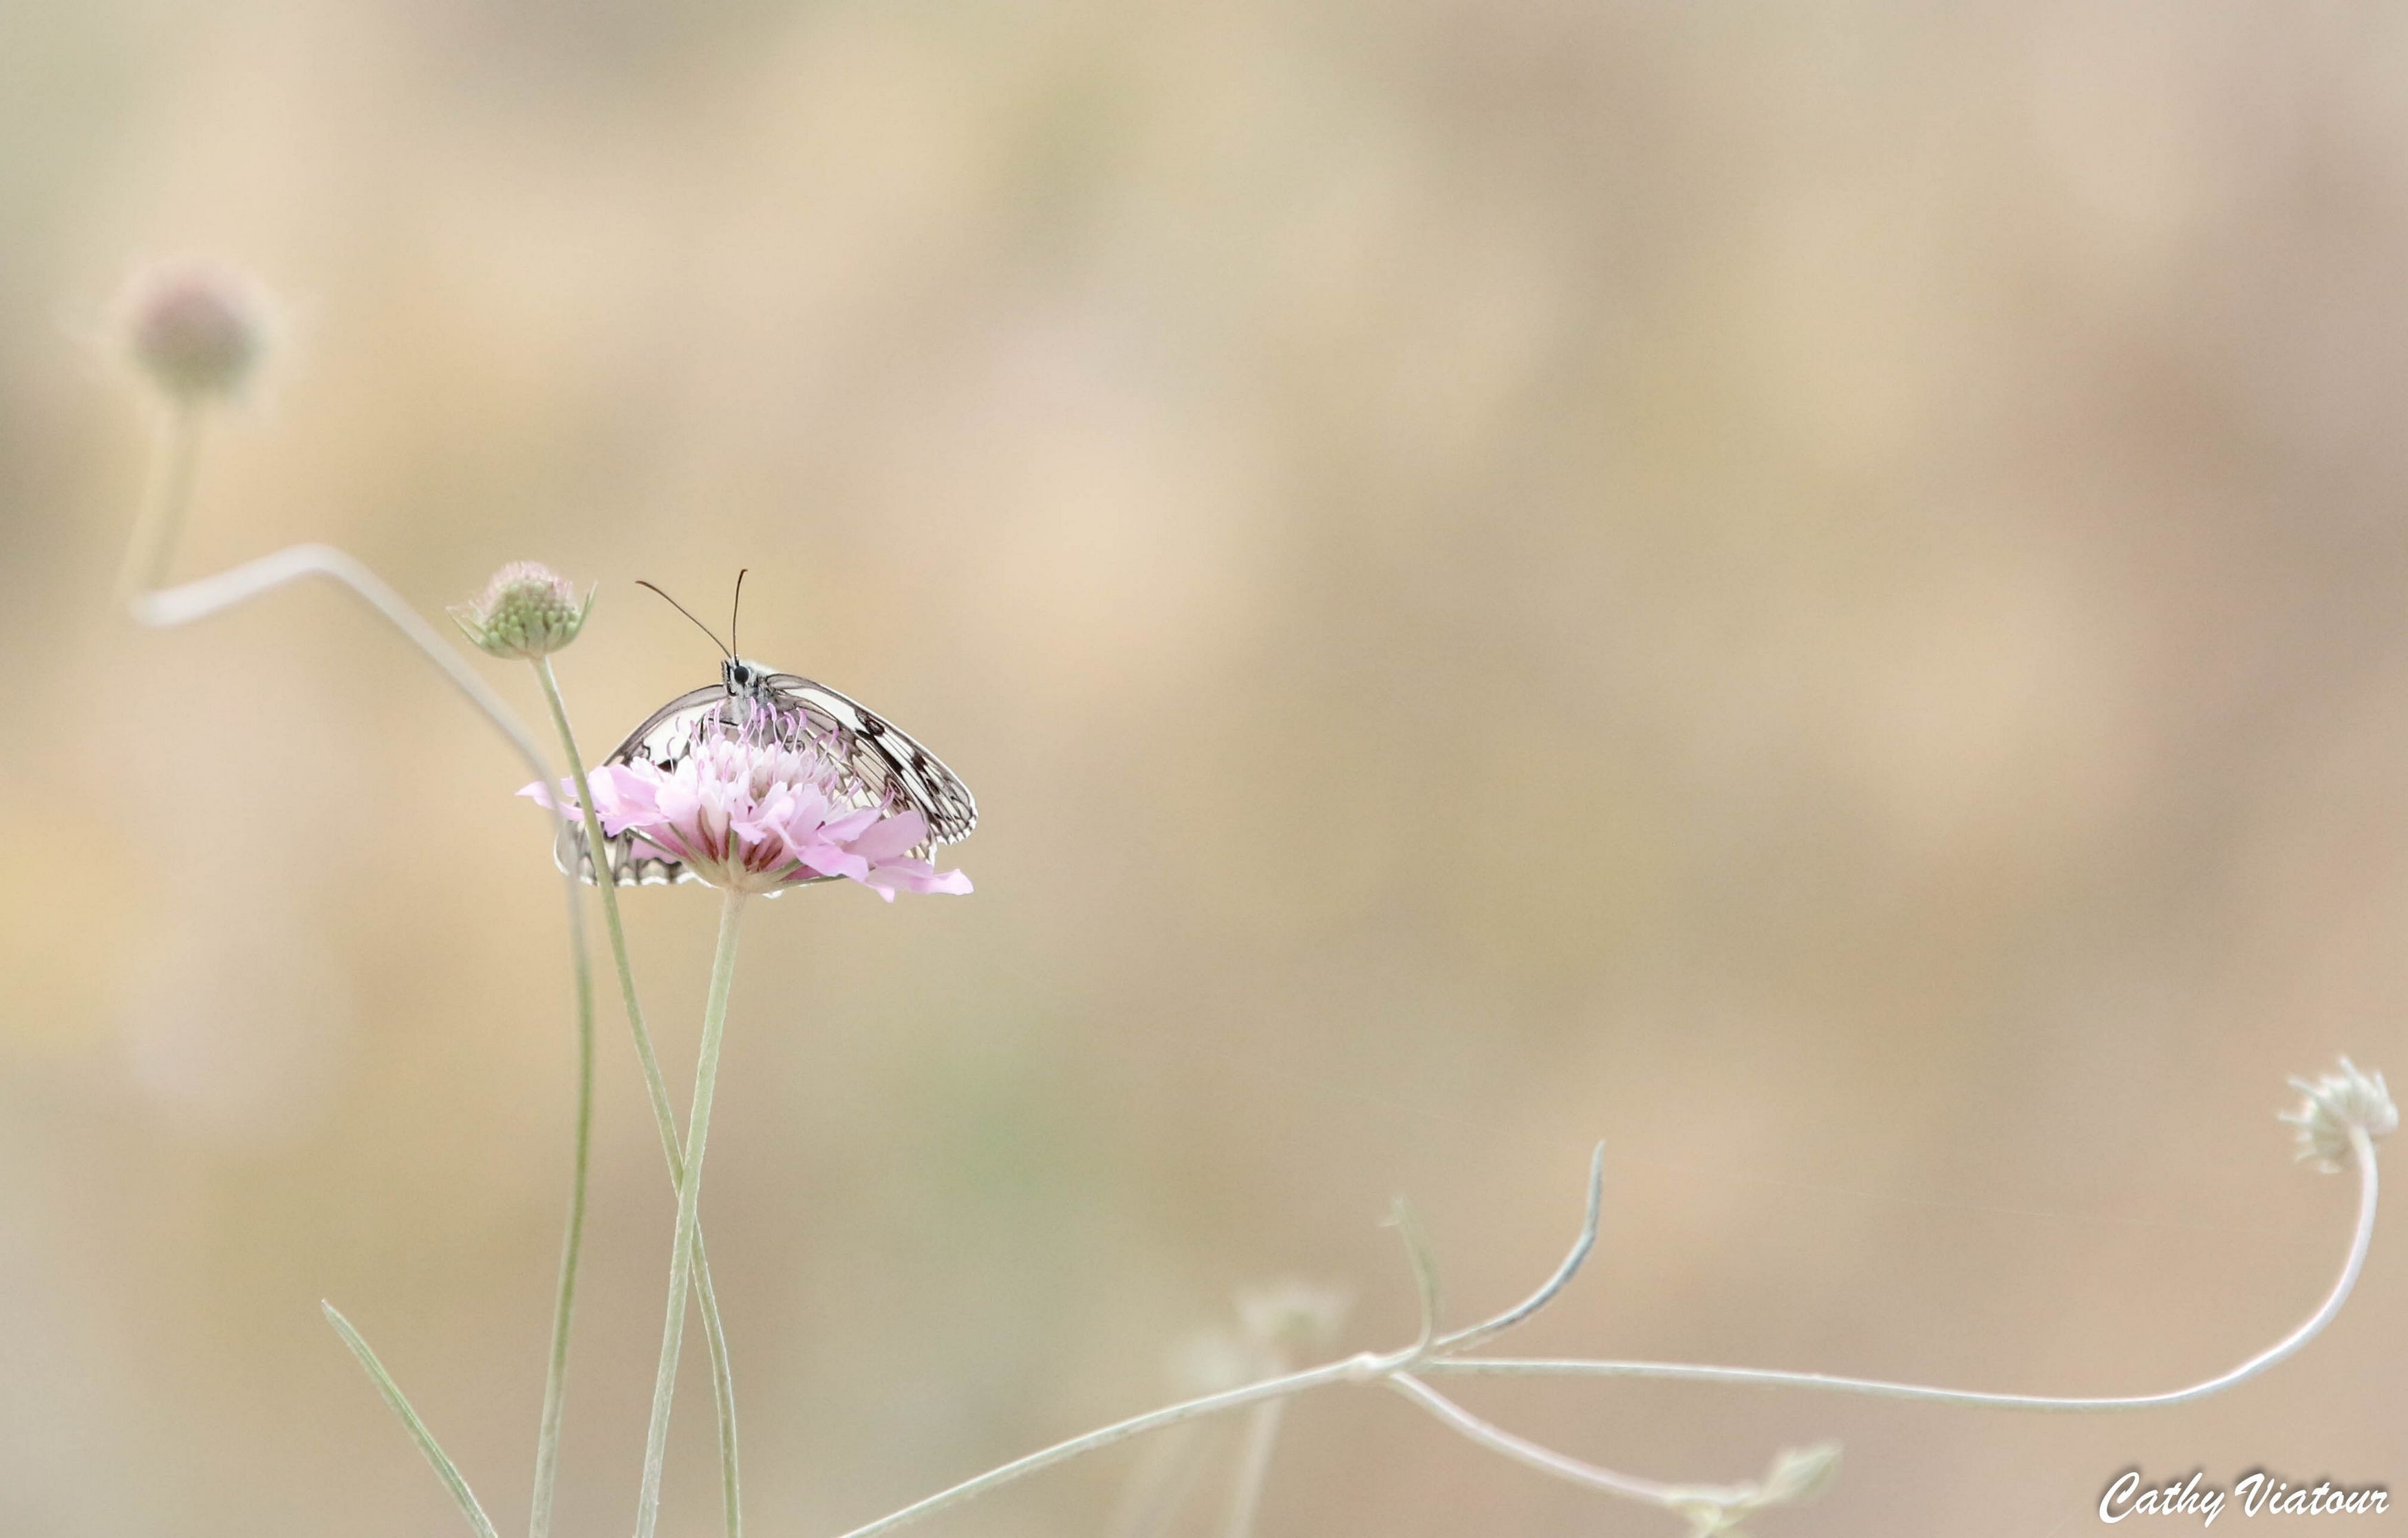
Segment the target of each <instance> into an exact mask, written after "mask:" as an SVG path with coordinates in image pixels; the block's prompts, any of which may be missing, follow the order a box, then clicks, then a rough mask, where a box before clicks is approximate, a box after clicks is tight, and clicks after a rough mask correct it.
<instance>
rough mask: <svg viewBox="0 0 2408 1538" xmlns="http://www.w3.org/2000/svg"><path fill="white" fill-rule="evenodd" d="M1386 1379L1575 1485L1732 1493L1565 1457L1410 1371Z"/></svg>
mask: <svg viewBox="0 0 2408 1538" xmlns="http://www.w3.org/2000/svg"><path fill="white" fill-rule="evenodd" d="M1387 1383H1388V1387H1391V1388H1393V1389H1395V1390H1396V1391H1397V1392H1398V1393H1399V1394H1402V1395H1404V1396H1405V1398H1407V1399H1409V1400H1412V1401H1413V1402H1414V1403H1415V1404H1418V1405H1420V1406H1421V1407H1422V1408H1423V1409H1425V1410H1427V1411H1428V1412H1429V1413H1430V1414H1431V1415H1434V1416H1437V1417H1438V1418H1439V1419H1441V1420H1442V1421H1444V1422H1445V1423H1446V1424H1447V1425H1449V1426H1452V1427H1454V1428H1455V1430H1458V1431H1461V1432H1462V1433H1463V1434H1464V1435H1465V1436H1468V1437H1469V1438H1470V1439H1471V1440H1472V1441H1474V1442H1476V1443H1478V1444H1480V1445H1482V1446H1484V1447H1485V1448H1487V1449H1488V1450H1489V1451H1491V1452H1496V1453H1502V1454H1503V1455H1504V1456H1505V1457H1507V1458H1510V1459H1512V1460H1513V1461H1514V1462H1516V1463H1520V1464H1524V1465H1527V1467H1529V1468H1533V1469H1537V1470H1538V1471H1540V1472H1541V1473H1551V1474H1554V1475H1555V1477H1556V1478H1558V1479H1569V1480H1570V1481H1571V1482H1572V1483H1573V1484H1575V1485H1584V1486H1586V1487H1587V1488H1590V1489H1593V1490H1603V1491H1605V1492H1606V1493H1607V1494H1609V1495H1619V1496H1622V1497H1624V1498H1625V1499H1627V1500H1631V1501H1644V1502H1648V1503H1649V1504H1650V1505H1656V1506H1669V1505H1671V1504H1673V1503H1675V1502H1678V1501H1680V1500H1681V1499H1682V1498H1684V1496H1685V1497H1691V1498H1698V1497H1703V1498H1705V1499H1709V1500H1711V1499H1713V1498H1715V1497H1723V1498H1726V1499H1727V1498H1728V1497H1729V1495H1730V1494H1731V1493H1732V1492H1727V1491H1721V1490H1692V1489H1686V1488H1683V1487H1681V1486H1678V1485H1665V1484H1659V1483H1658V1482H1656V1480H1653V1479H1641V1478H1639V1477H1638V1476H1637V1475H1635V1474H1627V1473H1614V1472H1613V1470H1612V1469H1605V1468H1599V1467H1598V1465H1596V1464H1594V1463H1584V1462H1582V1461H1581V1460H1580V1459H1577V1458H1570V1457H1567V1456H1566V1455H1564V1454H1562V1453H1559V1452H1557V1451H1555V1449H1554V1448H1552V1447H1541V1446H1540V1445H1538V1444H1537V1443H1535V1442H1532V1441H1530V1440H1529V1439H1528V1438H1527V1437H1518V1436H1515V1435H1514V1434H1513V1433H1512V1432H1511V1431H1509V1430H1505V1429H1504V1428H1503V1427H1501V1426H1491V1425H1490V1424H1489V1423H1488V1422H1486V1421H1484V1420H1483V1419H1481V1418H1480V1417H1479V1416H1475V1415H1473V1414H1472V1413H1471V1412H1470V1411H1469V1410H1466V1409H1465V1408H1464V1407H1463V1406H1462V1405H1460V1404H1457V1403H1455V1401H1453V1400H1451V1399H1448V1398H1447V1397H1446V1396H1445V1395H1443V1394H1441V1393H1440V1392H1438V1391H1437V1390H1436V1389H1434V1388H1432V1387H1430V1386H1429V1385H1427V1384H1426V1383H1424V1382H1422V1381H1421V1380H1420V1379H1419V1378H1416V1377H1414V1376H1413V1375H1412V1373H1396V1374H1394V1375H1392V1376H1391V1377H1390V1378H1389V1379H1388V1380H1387Z"/></svg>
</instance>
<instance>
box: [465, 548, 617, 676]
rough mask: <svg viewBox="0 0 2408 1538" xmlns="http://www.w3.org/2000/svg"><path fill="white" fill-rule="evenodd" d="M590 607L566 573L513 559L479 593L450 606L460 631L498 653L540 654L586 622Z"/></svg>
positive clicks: (562, 643) (564, 641)
mask: <svg viewBox="0 0 2408 1538" xmlns="http://www.w3.org/2000/svg"><path fill="white" fill-rule="evenodd" d="M593 607H594V594H593V593H592V592H591V591H590V590H589V591H588V592H587V593H586V595H585V597H584V600H583V601H582V602H580V601H579V599H578V597H577V589H576V588H574V587H572V586H571V585H569V582H568V579H567V578H566V577H563V576H561V575H560V574H559V573H558V572H556V571H554V570H552V568H550V567H548V566H544V565H541V564H540V563H538V562H535V561H512V562H511V563H510V564H509V565H508V566H506V567H504V568H502V569H500V570H499V571H496V572H495V573H494V580H493V581H492V582H488V583H486V584H485V592H484V596H483V597H480V598H479V599H477V601H476V602H474V603H470V604H463V605H461V606H460V607H459V608H456V609H454V610H452V623H453V624H455V625H459V627H460V630H461V633H462V634H464V635H466V637H467V638H468V639H469V640H472V641H474V642H476V643H477V645H478V646H479V647H480V648H481V649H482V650H484V651H487V652H490V653H492V654H494V655H495V656H497V657H540V656H548V655H550V654H552V653H553V652H557V651H559V650H560V649H561V648H562V647H564V646H566V645H567V644H568V643H569V642H570V641H572V640H576V639H577V633H578V632H579V631H580V630H582V629H583V628H584V627H585V615H586V612H587V611H589V610H591V609H592V608H593Z"/></svg>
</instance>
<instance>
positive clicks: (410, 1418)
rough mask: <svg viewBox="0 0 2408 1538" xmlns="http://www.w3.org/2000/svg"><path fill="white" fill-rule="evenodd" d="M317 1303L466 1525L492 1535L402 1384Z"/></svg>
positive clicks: (331, 1310)
mask: <svg viewBox="0 0 2408 1538" xmlns="http://www.w3.org/2000/svg"><path fill="white" fill-rule="evenodd" d="M318 1306H319V1307H320V1308H322V1309H324V1310H325V1311H326V1322H327V1323H328V1324H330V1325H333V1326H334V1327H335V1333H336V1334H337V1335H340V1336H341V1337H342V1338H343V1344H345V1345H348V1346H350V1347H351V1355H352V1356H354V1357H357V1358H359V1359H360V1366H362V1367H363V1368H365V1369H366V1370H367V1374H368V1381H369V1382H370V1383H373V1384H375V1385H376V1389H377V1392H378V1393H380V1394H382V1395H383V1396H384V1401H385V1403H387V1404H389V1405H391V1406H392V1407H393V1413H394V1415H396V1416H400V1417H401V1423H402V1424H403V1425H404V1426H406V1427H408V1428H409V1434H410V1435H411V1436H413V1437H415V1438H417V1439H418V1450H419V1451H420V1452H422V1453H424V1454H425V1455H426V1461H428V1462H429V1463H432V1464H434V1465H435V1473H436V1474H437V1477H439V1478H440V1479H441V1480H442V1481H443V1485H444V1488H447V1489H449V1490H450V1491H451V1492H452V1500H454V1501H457V1502H460V1512H461V1515H463V1516H466V1517H467V1518H468V1526H469V1527H471V1528H473V1529H474V1530H476V1533H477V1538H495V1534H494V1524H493V1522H492V1520H491V1519H490V1518H488V1517H487V1516H485V1508H484V1507H482V1506H480V1505H479V1504H477V1497H476V1494H475V1493H474V1492H473V1491H471V1490H470V1489H469V1488H468V1482H467V1481H466V1479H463V1478H462V1477H461V1476H460V1471H459V1469H458V1468H457V1467H456V1466H455V1465H454V1464H453V1463H452V1460H451V1459H449V1458H447V1457H445V1456H444V1454H443V1449H442V1448H441V1447H439V1446H437V1445H436V1442H435V1433H434V1432H432V1431H430V1430H427V1429H426V1422H424V1421H423V1420H421V1419H419V1418H418V1412H417V1411H415V1410H413V1409H411V1408H410V1407H409V1400H408V1399H407V1398H406V1397H404V1395H403V1394H402V1391H401V1385H399V1384H397V1383H395V1382H394V1381H393V1374H392V1373H388V1372H386V1371H385V1370H384V1363H382V1362H380V1361H379V1360H377V1358H376V1353H375V1352H373V1351H371V1350H369V1349H368V1343H367V1342H366V1341H364V1340H362V1339H360V1332H359V1331H358V1330H353V1329H352V1328H351V1320H349V1319H346V1318H344V1317H343V1316H342V1315H340V1314H337V1313H336V1312H335V1305H334V1304H332V1303H326V1302H322V1303H320V1304H319V1305H318Z"/></svg>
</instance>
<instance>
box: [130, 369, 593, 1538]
mask: <svg viewBox="0 0 2408 1538" xmlns="http://www.w3.org/2000/svg"><path fill="white" fill-rule="evenodd" d="M199 444H200V419H199V415H198V412H197V411H196V410H194V409H193V408H191V407H189V406H178V407H175V408H171V410H170V412H169V415H168V418H167V423H166V426H165V432H164V439H163V452H162V454H161V456H160V459H159V462H158V464H159V467H158V469H157V471H156V472H155V474H154V475H153V478H152V487H151V492H150V496H148V497H147V498H146V499H145V503H144V508H143V511H142V513H141V515H140V516H139V518H138V519H137V520H136V528H135V532H134V535H133V538H132V539H131V541H130V543H129V545H128V548H127V551H126V560H125V566H124V568H123V569H122V572H121V574H120V577H119V597H121V599H122V601H123V602H124V604H125V606H126V608H127V610H128V611H130V612H131V613H132V615H133V617H134V619H135V621H136V623H137V624H140V625H147V626H150V627H151V628H154V629H166V628H172V627H174V626H178V625H189V624H191V623H193V621H195V620H199V619H203V618H206V617H208V615H211V614H215V613H218V612H221V611H224V610H227V609H232V608H235V607H236V606H237V605H240V604H243V603H247V602H249V601H250V600H251V599H252V598H255V597H260V596H262V595H263V594H266V593H269V592H273V591H274V590H276V589H277V588H279V587H283V586H286V585H288V584H290V583H293V582H299V581H300V580H302V579H303V578H306V577H322V578H325V579H327V580H329V581H331V582H335V583H337V585H339V586H341V587H343V588H345V589H347V590H348V591H349V592H351V594H352V595H353V596H354V597H358V598H359V599H361V600H362V601H363V602H365V603H366V605H367V606H368V608H369V609H370V610H372V611H375V613H376V614H377V615H378V617H380V618H381V619H382V620H384V621H385V622H386V623H387V624H389V625H392V626H393V627H394V629H395V630H397V631H398V632H400V634H401V636H402V638H403V639H404V640H408V641H409V643H410V644H411V645H413V646H415V647H417V648H418V650H419V651H420V652H421V653H422V654H423V655H424V656H425V657H426V658H427V659H428V660H429V661H431V662H433V663H434V664H435V666H436V668H437V669H438V670H439V671H440V672H441V673H442V674H443V676H444V677H445V678H447V679H448V680H450V681H451V683H452V685H453V687H455V688H457V689H458V690H459V691H460V692H461V693H462V694H463V695H465V696H466V697H467V699H468V702H469V703H470V704H472V705H474V706H475V707H476V708H477V709H478V710H479V711H480V712H482V713H483V714H484V716H485V718H486V719H487V720H489V721H491V722H492V723H493V724H494V726H495V727H496V728H497V729H498V730H499V731H500V732H501V734H502V736H503V737H504V738H505V739H507V740H509V744H510V746H511V747H512V748H513V749H515V750H516V751H517V753H518V755H519V756H520V758H521V759H523V761H524V763H525V765H526V767H527V769H529V770H530V771H531V772H532V773H533V774H534V776H535V778H536V779H537V780H538V782H539V783H545V784H550V783H552V770H551V769H550V767H549V766H548V765H546V764H545V762H544V759H543V754H542V751H541V750H540V749H538V747H537V746H536V744H535V740H534V739H533V738H532V737H531V736H529V735H528V733H527V730H526V728H525V726H523V725H521V724H520V722H519V720H518V718H517V716H516V715H515V714H513V713H512V712H511V711H510V709H509V706H508V705H506V704H504V703H503V702H502V699H501V697H499V696H498V695H496V694H495V693H494V691H493V690H492V689H491V688H489V687H487V686H486V684H485V683H484V681H483V680H482V679H480V678H479V677H478V676H477V675H476V673H475V672H474V671H472V670H471V669H470V668H468V666H467V664H466V662H464V661H463V660H462V659H461V657H460V656H459V654H457V653H456V652H455V651H454V650H453V649H452V647H451V646H450V645H448V644H447V643H446V642H445V641H444V640H443V639H442V637H441V636H439V635H438V634H437V632H436V630H435V628H434V627H433V626H432V625H428V624H427V623H426V622H425V620H424V619H423V618H421V617H420V615H419V614H418V612H417V611H415V610H413V609H411V608H410V607H409V603H408V602H407V601H405V600H404V599H403V598H402V597H401V595H399V594H398V593H395V592H394V590H393V589H392V588H391V587H390V586H389V585H387V584H386V583H385V582H384V581H383V580H382V579H380V578H379V577H378V576H377V575H376V573H374V572H373V571H370V570H369V569H368V568H366V567H365V566H363V565H362V564H361V563H360V562H358V561H357V560H355V559H353V558H352V557H351V555H349V554H347V553H344V552H342V551H340V550H337V549H335V548H334V547H332V546H330V545H292V546H288V547H286V548H285V549H282V550H279V551H276V552H274V553H270V554H267V555H264V556H261V557H260V558H259V559H257V560H254V561H249V562H246V563H244V564H243V565H241V566H238V567H235V568H231V569H229V570H226V571H222V572H220V573H218V574H217V575H216V576H213V577H206V578H203V579H201V580H199V581H197V582H186V583H183V584H182V585H180V586H178V587H172V588H165V589H156V590H154V589H153V586H152V584H153V583H155V582H158V581H159V579H160V578H161V577H162V576H163V575H164V574H165V570H166V568H167V565H168V563H169V561H170V560H171V559H172V557H173V555H174V553H175V546H176V541H177V537H178V536H179V534H180V533H181V531H182V526H183V522H184V517H185V513H186V511H187V510H188V509H189V507H190V505H191V501H192V492H193V471H194V467H195V466H196V465H197V463H198V458H199ZM555 817H558V818H559V819H560V820H561V821H562V822H563V824H564V826H565V823H566V818H565V816H562V815H561V814H560V813H558V812H555ZM563 884H564V891H565V893H566V898H567V904H568V947H569V961H570V967H571V970H572V972H573V974H574V977H575V985H576V995H577V1041H578V1097H577V1099H578V1110H577V1129H576V1147H575V1153H574V1156H573V1161H574V1166H575V1169H574V1173H573V1175H572V1177H571V1183H570V1190H569V1215H568V1230H567V1233H566V1237H565V1239H564V1241H563V1243H562V1251H561V1275H560V1289H559V1296H558V1301H557V1302H556V1304H555V1306H554V1310H553V1317H552V1354H551V1359H550V1364H549V1367H548V1369H547V1372H546V1375H545V1384H544V1409H543V1419H542V1425H541V1429H540V1430H539V1431H538V1443H537V1453H536V1492H535V1501H534V1513H533V1516H532V1518H531V1527H532V1531H533V1533H534V1535H535V1538H547V1533H548V1531H549V1528H550V1524H551V1515H552V1488H553V1485H554V1473H555V1470H556V1467H557V1463H558V1447H559V1435H560V1415H561V1406H562V1395H563V1393H564V1390H565V1387H566V1372H567V1352H568V1331H569V1322H570V1316H571V1314H572V1311H573V1307H574V1303H575V1297H576V1286H577V1267H578V1258H579V1254H580V1252H581V1248H582V1246H583V1241H584V1229H585V1206H586V1187H587V1170H588V1163H589V1155H590V1150H591V1145H592V1137H593V1091H594V975H593V966H592V960H591V956H590V954H589V951H588V947H587V944H586V939H585V909H584V904H583V903H582V902H581V901H580V900H579V898H578V895H577V877H576V874H575V872H573V871H570V872H566V873H564V876H563ZM330 1312H331V1311H330ZM337 1328H338V1329H339V1330H342V1331H343V1332H344V1334H345V1338H346V1339H347V1340H349V1341H351V1343H352V1345H353V1349H354V1351H355V1352H358V1353H363V1354H365V1352H366V1346H365V1345H364V1344H360V1343H359V1342H358V1340H357V1337H356V1335H355V1334H353V1333H352V1332H351V1330H350V1327H349V1326H348V1325H344V1324H342V1323H341V1321H340V1318H339V1316H337ZM363 1360H364V1361H367V1362H369V1363H370V1364H371V1367H372V1374H373V1373H380V1372H381V1369H375V1368H373V1358H369V1357H366V1356H365V1355H363ZM389 1382H390V1380H382V1382H381V1383H380V1387H382V1386H383V1384H389ZM398 1396H399V1390H398V1389H394V1390H392V1391H391V1392H389V1393H387V1395H386V1399H387V1401H388V1402H390V1403H392V1404H394V1408H395V1412H396V1413H397V1414H400V1415H401V1416H402V1420H403V1423H404V1424H405V1425H406V1426H409V1428H410V1430H411V1433H412V1434H413V1435H414V1436H417V1437H418V1438H419V1439H420V1445H422V1446H423V1447H425V1448H427V1449H428V1452H429V1456H430V1457H434V1458H437V1459H438V1468H442V1469H448V1468H449V1465H448V1461H447V1460H441V1459H440V1454H439V1451H438V1450H437V1449H435V1448H434V1447H433V1445H432V1441H431V1439H429V1438H428V1437H427V1436H426V1434H425V1430H424V1428H423V1426H421V1425H419V1424H417V1423H416V1421H415V1419H414V1417H413V1416H410V1415H409V1413H408V1406H407V1404H406V1403H405V1402H404V1401H401V1400H400V1399H399V1397H398ZM457 1477H458V1476H457V1471H451V1472H450V1473H447V1474H446V1478H447V1479H456V1478H457ZM465 1488H466V1487H465V1485H463V1486H461V1487H460V1489H462V1490H465ZM469 1503H470V1504H471V1505H473V1502H469ZM476 1518H477V1520H478V1521H479V1522H480V1524H481V1523H483V1521H484V1518H483V1514H482V1513H481V1512H478V1513H477V1514H476ZM483 1531H487V1532H490V1531H491V1528H490V1525H487V1526H485V1527H484V1529H483Z"/></svg>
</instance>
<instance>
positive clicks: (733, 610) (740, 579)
mask: <svg viewBox="0 0 2408 1538" xmlns="http://www.w3.org/2000/svg"><path fill="white" fill-rule="evenodd" d="M752 569H753V568H751V567H749V566H748V567H745V568H742V570H739V571H738V572H737V573H736V601H735V602H734V603H731V604H729V605H728V606H727V650H728V652H729V653H730V654H734V652H735V651H736V616H737V614H738V613H739V612H740V611H742V610H743V608H744V573H745V572H746V571H750V570H752Z"/></svg>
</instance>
